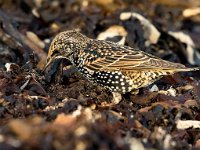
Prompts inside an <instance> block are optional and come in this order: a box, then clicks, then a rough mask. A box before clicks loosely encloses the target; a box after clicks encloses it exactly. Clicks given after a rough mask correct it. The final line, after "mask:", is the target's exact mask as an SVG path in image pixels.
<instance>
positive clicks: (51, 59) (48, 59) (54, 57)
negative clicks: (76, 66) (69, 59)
mask: <svg viewBox="0 0 200 150" xmlns="http://www.w3.org/2000/svg"><path fill="white" fill-rule="evenodd" d="M61 58H65V57H63V56H53V57H47V61H46V65H45V66H44V68H43V72H44V71H45V70H46V69H47V67H48V66H49V65H50V64H51V63H52V62H53V61H55V60H56V59H61Z"/></svg>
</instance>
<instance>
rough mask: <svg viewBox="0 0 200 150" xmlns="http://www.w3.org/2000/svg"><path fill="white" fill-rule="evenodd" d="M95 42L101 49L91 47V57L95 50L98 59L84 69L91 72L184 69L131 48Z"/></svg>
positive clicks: (181, 66) (180, 65)
mask: <svg viewBox="0 0 200 150" xmlns="http://www.w3.org/2000/svg"><path fill="white" fill-rule="evenodd" d="M96 42H99V44H100V45H101V46H102V47H103V48H101V50H97V49H96V48H94V47H91V55H92V54H93V52H92V51H93V50H95V51H98V52H99V54H98V56H100V57H98V59H95V60H94V59H93V61H87V62H88V63H87V64H85V66H86V67H88V68H90V69H93V70H109V71H116V70H129V71H135V70H136V69H137V70H145V69H147V70H149V69H151V70H152V69H160V70H176V69H184V68H186V67H185V66H184V65H182V64H179V63H173V62H169V61H165V60H162V59H160V58H158V57H155V56H153V55H150V54H147V53H145V52H143V51H139V50H134V49H133V48H131V47H127V46H125V47H123V46H120V45H117V44H115V43H112V42H106V41H95V43H96ZM91 46H92V44H91ZM95 54H96V52H95ZM94 57H95V56H94Z"/></svg>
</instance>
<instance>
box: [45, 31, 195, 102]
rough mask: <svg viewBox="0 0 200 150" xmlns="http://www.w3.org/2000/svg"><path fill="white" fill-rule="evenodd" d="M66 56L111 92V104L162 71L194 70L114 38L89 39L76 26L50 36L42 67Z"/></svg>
mask: <svg viewBox="0 0 200 150" xmlns="http://www.w3.org/2000/svg"><path fill="white" fill-rule="evenodd" d="M61 58H64V59H68V60H69V61H70V62H71V63H72V65H73V66H74V67H75V68H76V69H77V70H78V72H80V73H81V74H82V76H84V77H85V78H86V79H88V80H89V81H90V82H92V83H95V84H97V85H99V86H102V87H104V88H106V89H109V90H110V91H111V92H112V95H113V99H112V102H111V103H112V104H118V103H119V102H120V101H121V100H122V96H121V95H122V94H125V93H127V92H131V93H133V94H137V93H138V89H140V88H142V87H146V86H149V85H150V84H152V83H154V82H155V81H157V80H159V79H160V78H162V77H163V76H165V75H172V74H174V73H177V72H185V71H196V70H199V68H198V67H195V68H188V67H186V66H184V65H183V64H180V63H174V62H170V61H167V60H163V59H161V58H159V57H157V56H154V55H151V54H148V53H146V52H144V51H142V50H139V49H135V48H132V47H129V46H124V45H119V44H117V43H114V42H110V41H104V40H97V39H91V38H89V37H87V36H85V35H84V34H82V33H80V32H78V31H76V30H67V31H63V32H60V33H58V34H57V35H56V36H55V38H54V39H53V40H52V42H51V44H50V47H49V51H48V55H47V59H46V66H45V67H44V70H45V69H46V68H47V67H48V66H49V64H51V63H52V62H53V61H55V60H56V59H61Z"/></svg>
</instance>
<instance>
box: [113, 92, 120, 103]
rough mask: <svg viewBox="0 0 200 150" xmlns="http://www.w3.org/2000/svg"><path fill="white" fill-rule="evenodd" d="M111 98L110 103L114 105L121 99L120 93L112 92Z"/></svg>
mask: <svg viewBox="0 0 200 150" xmlns="http://www.w3.org/2000/svg"><path fill="white" fill-rule="evenodd" d="M112 95H113V99H112V104H114V105H116V104H118V103H119V102H120V101H121V100H122V95H121V94H120V93H118V92H112Z"/></svg>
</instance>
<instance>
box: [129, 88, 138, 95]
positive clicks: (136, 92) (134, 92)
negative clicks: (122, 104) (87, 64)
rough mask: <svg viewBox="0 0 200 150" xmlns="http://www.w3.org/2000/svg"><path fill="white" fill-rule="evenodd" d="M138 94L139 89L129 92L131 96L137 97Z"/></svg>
mask: <svg viewBox="0 0 200 150" xmlns="http://www.w3.org/2000/svg"><path fill="white" fill-rule="evenodd" d="M138 93H139V89H133V90H132V91H131V94H133V95H137V94H138Z"/></svg>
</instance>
